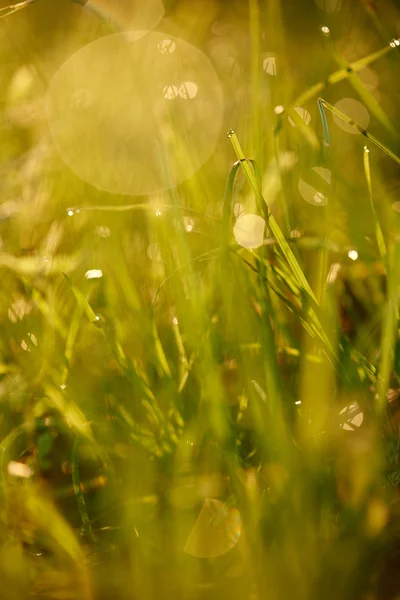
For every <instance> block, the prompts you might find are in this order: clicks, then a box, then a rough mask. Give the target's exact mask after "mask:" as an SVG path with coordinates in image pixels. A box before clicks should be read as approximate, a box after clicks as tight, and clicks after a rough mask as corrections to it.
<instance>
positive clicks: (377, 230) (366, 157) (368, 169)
mask: <svg viewBox="0 0 400 600" xmlns="http://www.w3.org/2000/svg"><path fill="white" fill-rule="evenodd" d="M364 173H365V178H366V180H367V186H368V196H369V201H370V204H371V209H372V213H373V215H374V222H375V235H376V241H377V244H378V248H379V252H380V255H381V258H382V260H383V262H385V259H386V254H387V251H386V244H385V240H384V237H383V233H382V229H381V226H380V223H379V220H378V215H377V214H376V211H375V206H374V201H373V197H372V179H371V167H370V161H369V149H368V148H367V146H364Z"/></svg>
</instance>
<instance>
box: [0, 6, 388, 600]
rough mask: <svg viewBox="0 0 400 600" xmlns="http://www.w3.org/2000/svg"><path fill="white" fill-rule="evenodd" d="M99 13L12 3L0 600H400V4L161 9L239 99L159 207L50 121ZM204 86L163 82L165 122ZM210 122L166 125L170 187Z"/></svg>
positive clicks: (5, 40)
mask: <svg viewBox="0 0 400 600" xmlns="http://www.w3.org/2000/svg"><path fill="white" fill-rule="evenodd" d="M319 4H321V3H319ZM364 8H365V7H364ZM91 9H92V10H90V11H89V12H88V11H87V9H85V8H84V6H82V3H76V2H75V3H70V2H68V1H67V0H65V2H61V1H60V3H59V6H57V7H55V5H54V2H53V4H51V3H49V2H48V0H36V2H33V3H32V2H26V3H21V4H20V5H16V6H12V7H5V6H4V7H1V8H0V32H1V37H0V45H1V48H2V59H1V60H2V70H1V81H2V84H3V85H2V87H1V90H2V91H1V92H0V101H1V106H2V114H3V117H2V121H1V123H0V128H1V131H2V137H1V141H0V161H1V166H0V168H1V173H2V183H1V185H2V191H3V194H2V196H3V200H2V204H0V215H1V221H0V235H1V238H0V240H1V248H0V273H1V278H2V285H1V288H0V328H1V332H0V401H1V410H0V440H1V442H0V448H1V452H0V468H1V478H0V531H1V535H0V573H1V581H2V589H1V591H0V598H4V599H5V600H14V599H16V600H17V599H18V600H19V599H21V598H28V597H32V598H37V599H42V598H54V599H57V598H58V599H62V598H64V599H68V598H71V599H79V600H80V599H82V600H106V599H108V598H116V599H121V600H127V599H131V598H141V599H143V600H147V599H148V600H153V599H154V598H158V597H167V598H182V599H183V598H184V599H185V600H186V599H193V600H194V599H200V598H201V599H203V598H207V599H213V598H217V597H218V598H221V597H230V598H232V600H236V599H237V600H242V599H247V598H248V599H249V600H256V599H258V598H270V599H271V600H288V599H292V598H293V599H296V600H320V599H321V598H326V600H330V599H332V600H333V599H337V598H341V599H344V600H346V599H348V600H357V599H360V600H372V599H376V600H378V599H382V600H386V599H393V600H394V599H395V598H396V597H398V596H400V581H399V579H398V576H397V568H398V562H397V558H396V557H397V553H398V547H399V540H400V528H399V523H400V521H399V505H398V486H399V482H400V468H399V439H400V438H399V426H400V419H399V411H398V400H397V398H398V389H399V388H400V386H399V378H400V362H399V356H400V354H399V350H400V345H399V337H398V321H399V309H398V306H399V289H400V288H399V284H400V272H399V264H400V261H399V258H400V257H399V236H398V231H399V222H398V207H397V205H396V202H398V201H397V197H396V190H397V189H398V177H399V172H398V163H399V162H400V159H399V157H398V154H399V143H398V134H399V132H398V131H397V130H396V123H397V122H398V116H399V111H398V93H399V90H398V86H397V87H396V84H394V83H393V82H396V81H397V79H398V71H399V63H398V50H399V48H398V44H397V42H396V41H394V40H392V41H391V42H390V39H391V37H390V35H391V36H393V32H391V34H390V35H388V36H387V37H388V39H387V42H386V43H385V45H383V43H382V41H381V40H382V35H383V32H386V31H387V30H388V29H390V28H391V27H392V24H393V22H394V20H395V19H400V14H399V11H398V8H397V7H396V5H395V3H391V2H390V1H389V0H385V2H384V3H383V4H382V7H381V8H380V9H379V10H378V9H377V10H373V9H372V8H371V7H368V10H367V11H366V12H364V10H363V7H362V6H361V5H359V4H358V3H356V2H354V3H349V4H348V5H347V4H346V6H343V7H342V9H341V11H338V12H337V13H334V14H330V13H324V12H323V11H322V10H320V9H319V8H317V6H316V5H314V4H313V3H311V2H306V1H305V0H304V1H303V0H302V1H301V2H299V3H296V6H293V7H292V8H291V9H292V11H293V14H292V12H291V9H290V7H287V6H286V4H285V3H283V2H280V0H268V2H264V3H263V2H260V1H259V2H257V1H256V0H249V3H248V5H247V4H246V3H243V2H232V3H224V2H222V3H219V4H218V3H217V2H212V1H210V2H207V6H205V4H202V5H201V6H200V5H199V6H198V5H197V4H196V3H194V4H193V5H191V6H188V4H187V3H185V2H176V3H170V4H169V5H168V6H167V3H166V14H165V16H164V19H163V20H162V21H161V23H160V24H159V25H158V29H159V30H160V31H165V32H166V35H168V40H169V45H168V47H166V46H165V47H164V46H163V47H162V48H163V52H164V53H165V52H167V50H168V52H169V51H170V50H171V48H172V45H171V42H170V38H171V39H172V40H174V39H175V36H176V37H178V38H179V37H182V38H185V39H186V40H187V41H188V42H190V43H192V44H194V45H195V46H198V47H199V48H201V50H202V51H203V52H205V53H206V54H207V53H209V54H210V55H211V56H212V59H213V63H214V67H215V69H216V71H217V75H218V79H219V82H220V85H221V87H222V89H223V91H224V111H223V114H222V115H221V135H220V138H219V140H218V143H217V145H216V148H215V149H214V152H213V153H212V155H211V157H210V158H209V159H208V160H207V161H206V162H205V164H204V165H203V166H202V168H198V169H196V170H195V172H194V173H193V175H191V176H190V177H188V178H186V179H185V180H184V181H183V182H181V183H178V184H177V185H175V186H172V187H170V188H169V189H165V190H161V191H160V190H158V191H157V192H155V193H154V194H152V195H149V196H146V197H134V196H133V197H132V196H122V195H119V194H112V193H110V192H104V191H102V190H100V189H98V188H97V187H96V181H92V182H85V181H83V180H82V179H80V178H79V177H78V176H77V175H76V174H75V173H74V172H73V171H72V170H71V169H70V168H69V167H68V166H67V165H66V164H64V163H63V161H62V158H61V157H60V156H59V154H58V153H57V151H56V148H55V144H54V142H53V138H52V137H51V135H50V131H49V125H48V120H47V117H46V113H45V111H44V108H43V106H44V100H45V98H46V97H47V91H48V88H49V84H50V81H51V79H52V77H53V75H54V74H55V72H56V71H57V69H58V68H59V67H60V66H61V65H62V64H63V63H64V62H65V60H67V59H68V58H70V56H72V55H73V54H74V53H75V52H76V51H77V50H78V49H79V48H81V47H83V46H84V45H85V44H86V43H88V42H89V41H92V40H93V39H98V38H99V37H100V36H101V35H103V34H105V33H109V32H110V27H111V25H110V23H112V29H113V31H114V30H115V28H116V27H117V25H116V20H115V18H113V15H108V16H107V15H106V17H104V16H103V17H104V18H105V23H104V27H105V29H104V31H103V29H102V26H103V25H102V24H101V18H102V11H100V12H99V11H98V9H97V7H96V5H95V3H94V6H92V7H91ZM85 11H86V12H85ZM371 11H372V12H371ZM193 14H194V15H195V16H196V22H195V23H194V24H193V21H192V19H193ZM365 15H367V16H366V17H365ZM2 17H4V18H2ZM350 17H351V19H350ZM349 23H351V26H350V27H349ZM325 24H326V25H325ZM189 25H190V26H189ZM322 26H324V28H325V27H328V26H329V30H330V36H329V38H327V37H326V36H327V33H326V31H325V35H323V34H321V27H322ZM210 31H212V32H213V33H210ZM38 32H39V33H40V34H41V35H39V36H38V35H37V34H38ZM295 36H297V37H296V39H294V38H295ZM194 40H196V41H194ZM365 40H366V41H365ZM353 42H354V44H353ZM269 43H271V45H272V46H273V48H272V46H268V44H269ZM341 43H342V46H341ZM354 45H356V47H357V50H356V55H357V56H354V55H353V54H354V52H353V49H354ZM359 46H361V48H362V50H363V52H364V53H363V54H362V55H360V54H361V53H360V51H359V50H358V47H359ZM165 48H167V50H165ZM226 48H228V49H229V52H228V51H227V50H226ZM271 49H273V50H274V52H275V53H276V55H275V60H276V75H271V74H270V73H268V72H266V71H265V70H264V66H263V57H264V55H265V56H269V57H270V50H271ZM226 52H228V54H229V56H227V55H226ZM189 58H190V57H189ZM228 59H229V60H228ZM366 67H369V68H370V69H374V68H376V72H375V74H379V76H380V87H379V92H380V99H379V100H378V99H377V94H376V91H377V90H376V89H375V88H374V86H372V89H371V85H370V87H366V85H365V83H363V82H364V79H363V76H366V71H365V69H366ZM93 68H94V67H93ZM199 73H200V67H199ZM367 75H368V72H367ZM194 76H195V74H193V77H194ZM199 77H200V75H199ZM369 77H371V73H369ZM196 81H197V80H196ZM199 81H200V80H199ZM199 81H198V83H199ZM188 83H191V82H190V81H189V82H185V84H184V86H183V88H182V89H183V91H182V89H181V88H179V89H178V86H175V84H174V85H172V83H169V84H168V85H169V87H168V90H167V92H165V87H163V88H162V89H163V93H164V92H165V93H167V94H169V100H166V101H167V102H174V101H175V100H177V99H178V95H179V90H180V92H181V95H180V96H179V97H180V98H181V99H182V100H183V103H181V105H180V106H181V109H180V110H181V111H182V112H179V113H177V114H175V113H171V115H170V117H171V118H170V121H169V122H168V127H170V128H171V131H172V132H174V131H175V129H174V128H177V127H181V123H182V122H184V123H185V122H186V121H185V119H186V117H187V114H189V112H188V113H184V112H183V107H185V106H187V105H186V104H184V102H188V101H189V102H192V103H193V104H192V105H189V106H194V107H196V104H195V102H196V101H197V100H196V98H194V99H190V100H188V99H187V96H188V95H190V94H189V92H190V93H192V92H191V90H193V88H191V87H190V86H188ZM105 91H106V90H105ZM117 91H118V90H116V94H115V102H116V103H117V102H119V99H118V97H117ZM321 95H322V96H323V98H322V97H321ZM343 97H351V98H353V99H357V100H359V101H361V102H362V104H363V106H364V108H365V109H366V110H367V111H368V113H369V124H368V126H367V127H365V126H364V125H363V124H359V123H358V122H357V117H356V116H353V115H347V114H345V113H344V112H343V111H342V110H339V109H338V108H336V106H335V105H336V103H337V101H338V100H339V99H340V98H343ZM178 101H180V100H178ZM132 102H133V100H132ZM116 105H118V104H116ZM211 108H212V110H210V109H208V110H209V112H208V113H207V117H208V118H209V119H214V118H215V119H217V116H218V115H217V112H218V107H217V106H216V105H212V106H211ZM302 109H304V110H306V111H307V112H302ZM185 110H186V109H185ZM360 114H362V113H360ZM307 115H308V116H309V117H310V120H308V118H307ZM108 116H109V117H110V115H108ZM103 117H104V115H103ZM153 117H154V115H153ZM333 117H335V119H334V118H333ZM110 118H111V117H110ZM289 118H290V120H289ZM104 119H105V121H106V120H107V115H106V116H105V117H104ZM174 119H175V120H174ZM149 120H151V119H149ZM338 121H339V122H342V123H343V124H344V125H346V126H347V127H348V126H350V128H351V129H353V130H354V131H355V132H356V133H357V132H358V133H360V134H362V135H352V134H351V133H350V132H349V131H348V130H347V131H343V130H342V129H341V128H340V126H339V125H338ZM215 122H216V121H213V125H214V124H215ZM118 123H119V121H118ZM79 125H80V124H79V123H77V127H78V126H79ZM146 126H147V123H146ZM149 127H150V126H149ZM231 127H233V129H231ZM224 128H225V129H226V132H228V131H229V134H228V135H226V134H225V132H224ZM200 129H201V130H200ZM206 129H207V120H203V121H202V126H201V128H200V127H199V128H198V129H193V128H190V127H188V128H187V130H184V131H183V130H180V131H181V132H182V131H183V133H181V135H180V136H178V135H177V134H176V139H175V142H174V138H172V139H173V143H171V141H169V144H170V145H169V146H168V148H170V149H171V153H170V154H165V155H163V156H161V157H160V162H159V163H158V165H159V169H160V170H161V171H162V172H163V173H164V174H165V178H166V179H167V180H169V181H170V180H171V179H172V178H173V177H174V176H175V175H174V168H175V166H174V165H176V164H178V165H181V166H183V167H184V168H185V169H186V171H185V172H187V167H188V164H189V163H190V161H191V160H192V155H194V154H195V152H196V144H200V142H201V143H204V144H205V143H206V141H207V131H206ZM149 130H150V129H149ZM111 131H112V130H111ZM146 131H147V130H146ZM161 133H162V132H157V135H160V139H161V138H162V135H161ZM126 134H127V139H128V138H129V135H128V132H126ZM53 135H54V131H53ZM107 135H110V131H109V132H108V134H107ZM178 137H179V139H178ZM110 139H111V138H110ZM204 140H205V141H204ZM83 142H84V140H77V142H76V144H77V145H76V151H77V152H79V151H80V144H81V143H83ZM139 142H140V143H142V142H143V144H144V145H143V148H144V150H143V153H145V151H146V148H147V146H146V143H147V142H148V140H144V141H143V140H139ZM139 142H138V143H139ZM157 143H158V140H157ZM365 143H367V144H368V147H367V146H365ZM94 146H95V144H94ZM98 146H99V148H100V150H99V148H98V147H97V146H96V148H94V149H93V164H94V163H95V162H96V160H98V159H97V158H96V157H98V156H99V154H96V152H98V153H99V152H101V139H100V138H99V143H98ZM118 156H119V155H118ZM118 156H117V157H116V158H115V163H113V165H114V164H115V168H118V164H119V163H118ZM146 156H147V155H146ZM149 156H150V155H149ZM140 158H141V157H140V156H139V155H138V156H137V157H136V156H135V157H134V158H133V159H132V169H133V170H134V169H136V170H134V171H133V172H134V173H135V175H136V176H137V177H140V176H141V172H140V170H138V168H137V167H136V166H135V160H137V161H138V164H141V163H140V160H139V159H140ZM121 160H122V158H121ZM88 164H90V163H89V162H88ZM143 164H144V163H143ZM145 166H146V170H145V171H143V172H145V175H146V177H149V178H150V177H151V169H150V168H149V169H147V165H145ZM107 167H108V164H106V163H104V169H106V168H107ZM143 169H144V167H143ZM301 182H302V183H301ZM91 184H92V185H91ZM119 189H120V188H119ZM244 213H245V214H247V215H249V214H250V215H257V217H258V220H256V221H254V222H255V223H257V224H258V227H260V226H261V224H262V239H261V241H260V242H259V243H258V242H257V239H259V235H258V234H257V232H256V233H255V232H254V231H253V232H252V234H253V237H254V239H255V242H254V243H248V244H246V243H243V242H242V243H241V244H240V243H238V239H237V237H238V236H237V235H234V232H236V231H237V229H236V227H237V226H238V223H239V225H240V220H241V218H243V214H244ZM242 222H243V221H242Z"/></svg>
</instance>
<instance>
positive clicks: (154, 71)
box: [48, 32, 223, 195]
mask: <svg viewBox="0 0 400 600" xmlns="http://www.w3.org/2000/svg"><path fill="white" fill-rule="evenodd" d="M222 113H223V96H222V88H221V84H220V82H219V79H218V77H217V75H216V73H215V71H214V68H213V66H212V64H211V63H210V61H209V59H208V58H207V57H206V56H205V55H204V54H203V53H202V52H200V51H199V50H198V49H197V48H195V47H194V46H192V45H190V44H188V43H187V42H184V41H183V40H180V39H177V38H173V37H172V36H167V35H165V34H163V33H159V32H150V33H148V34H147V35H145V36H144V37H141V38H140V39H138V38H137V32H132V33H131V32H124V33H117V34H114V35H109V36H106V37H103V38H101V39H98V40H96V41H95V42H93V43H91V44H89V45H87V46H85V47H84V48H82V49H81V50H79V51H78V52H77V53H76V54H74V55H73V56H72V57H71V58H70V59H69V60H68V61H67V62H66V63H64V64H63V66H62V67H61V68H60V69H59V71H58V72H57V73H56V74H55V76H54V77H53V79H52V81H51V84H50V87H49V95H48V118H49V124H50V130H51V134H52V137H53V140H54V143H55V146H56V149H57V151H58V153H59V154H60V156H61V157H62V159H63V160H64V161H65V163H66V164H67V165H68V166H69V167H70V168H71V169H72V170H73V171H74V172H75V173H76V174H77V175H78V176H79V177H80V178H82V179H83V180H85V181H86V182H88V183H90V184H91V185H93V186H95V187H97V188H98V189H101V190H104V191H107V192H111V193H116V194H127V195H146V194H151V193H154V192H157V191H160V190H162V189H166V188H169V187H171V186H174V185H176V184H177V183H179V182H181V181H183V180H185V179H186V178H188V177H189V176H191V175H192V174H193V173H195V172H196V171H197V170H198V169H199V168H200V167H201V166H202V165H203V164H204V163H205V162H206V161H207V160H208V159H209V158H210V156H211V154H212V152H213V151H214V149H215V146H216V144H217V141H218V139H219V136H220V131H221V124H222Z"/></svg>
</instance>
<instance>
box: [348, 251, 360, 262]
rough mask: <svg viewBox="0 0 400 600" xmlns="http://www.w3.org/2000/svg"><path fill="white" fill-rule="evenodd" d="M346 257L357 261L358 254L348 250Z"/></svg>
mask: <svg viewBox="0 0 400 600" xmlns="http://www.w3.org/2000/svg"><path fill="white" fill-rule="evenodd" d="M347 256H348V257H349V258H350V259H351V260H357V258H358V252H357V250H349V252H348V253H347Z"/></svg>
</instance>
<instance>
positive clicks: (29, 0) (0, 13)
mask: <svg viewBox="0 0 400 600" xmlns="http://www.w3.org/2000/svg"><path fill="white" fill-rule="evenodd" d="M34 2H36V0H25V2H18V3H17V4H10V6H5V7H4V8H0V19H2V18H3V17H8V15H12V14H13V13H15V12H17V11H18V10H21V9H22V8H25V7H26V6H29V5H30V4H33V3H34Z"/></svg>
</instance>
